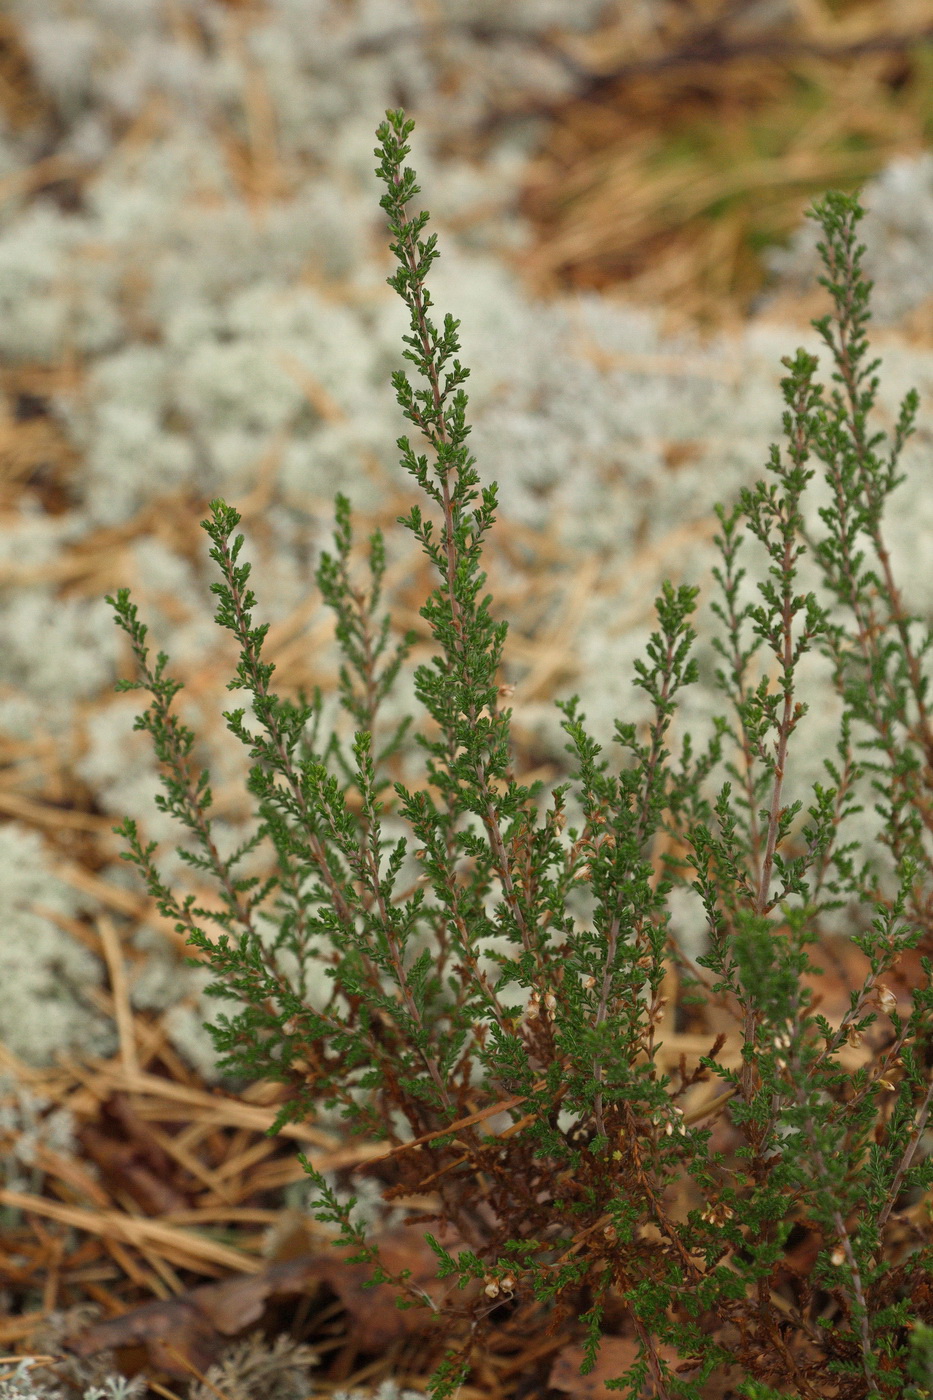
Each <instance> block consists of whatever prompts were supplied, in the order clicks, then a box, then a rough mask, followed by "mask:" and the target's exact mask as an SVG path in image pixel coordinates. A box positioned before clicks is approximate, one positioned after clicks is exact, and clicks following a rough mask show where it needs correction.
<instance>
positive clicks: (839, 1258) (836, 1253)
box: [829, 1244, 846, 1269]
mask: <svg viewBox="0 0 933 1400" xmlns="http://www.w3.org/2000/svg"><path fill="white" fill-rule="evenodd" d="M845 1257H846V1252H845V1250H844V1249H843V1247H842V1245H841V1244H837V1245H836V1248H835V1249H834V1250H833V1252H832V1254H831V1255H830V1256H829V1262H830V1263H831V1264H834V1265H835V1266H836V1268H837V1269H838V1268H839V1265H840V1264H841V1263H843V1262H844V1260H845Z"/></svg>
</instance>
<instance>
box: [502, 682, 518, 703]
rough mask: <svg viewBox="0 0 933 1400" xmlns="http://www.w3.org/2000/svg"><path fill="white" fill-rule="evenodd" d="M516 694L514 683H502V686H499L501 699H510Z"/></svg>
mask: <svg viewBox="0 0 933 1400" xmlns="http://www.w3.org/2000/svg"><path fill="white" fill-rule="evenodd" d="M514 694H515V687H514V685H500V687H499V698H500V699H501V700H508V699H510V698H511V697H512V696H513V695H514Z"/></svg>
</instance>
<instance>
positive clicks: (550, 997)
mask: <svg viewBox="0 0 933 1400" xmlns="http://www.w3.org/2000/svg"><path fill="white" fill-rule="evenodd" d="M544 1004H545V1006H546V1007H547V1009H548V1011H553V1010H554V1007H555V1006H556V1005H557V997H556V996H555V995H554V993H553V992H545V994H544Z"/></svg>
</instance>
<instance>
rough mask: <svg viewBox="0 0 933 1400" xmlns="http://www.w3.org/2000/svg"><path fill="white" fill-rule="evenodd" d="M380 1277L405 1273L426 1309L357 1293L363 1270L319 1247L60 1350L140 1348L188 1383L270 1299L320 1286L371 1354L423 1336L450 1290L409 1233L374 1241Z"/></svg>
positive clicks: (387, 1287)
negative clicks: (331, 1294) (340, 1306)
mask: <svg viewBox="0 0 933 1400" xmlns="http://www.w3.org/2000/svg"><path fill="white" fill-rule="evenodd" d="M436 1234H437V1237H438V1238H439V1239H440V1241H441V1242H442V1243H443V1244H444V1247H445V1248H446V1249H448V1250H450V1251H451V1252H452V1253H455V1252H456V1251H457V1249H458V1248H459V1247H460V1242H459V1240H458V1239H457V1238H456V1237H455V1236H454V1235H453V1233H452V1232H451V1231H449V1230H445V1229H444V1227H443V1226H440V1227H438V1228H437V1230H436ZM372 1242H373V1243H374V1244H377V1245H378V1247H379V1253H380V1258H381V1261H382V1264H383V1267H384V1268H385V1269H386V1270H387V1272H389V1273H392V1274H395V1275H398V1274H400V1273H401V1272H402V1271H403V1270H406V1269H408V1270H410V1271H411V1274H410V1279H409V1282H410V1283H411V1284H412V1285H414V1286H416V1287H418V1288H419V1289H421V1290H422V1293H423V1295H424V1296H425V1297H426V1299H429V1300H430V1302H431V1304H432V1305H433V1308H432V1310H431V1312H429V1310H428V1309H427V1308H420V1307H414V1308H407V1309H401V1308H398V1307H396V1301H395V1300H396V1297H397V1296H398V1290H397V1289H396V1288H394V1287H393V1286H392V1285H391V1284H379V1285H378V1286H377V1287H375V1288H366V1287H364V1285H365V1283H366V1282H367V1280H368V1279H370V1278H372V1275H373V1266H372V1265H371V1264H350V1263H348V1262H347V1256H349V1255H352V1254H353V1253H354V1252H355V1251H354V1249H353V1248H352V1247H348V1246H341V1247H340V1248H339V1249H338V1248H335V1247H333V1246H327V1247H326V1248H324V1249H317V1250H314V1251H313V1252H308V1253H304V1254H301V1255H299V1256H297V1257H295V1258H292V1259H288V1260H285V1261H283V1262H281V1263H277V1264H271V1265H269V1267H268V1268H266V1269H263V1270H262V1271H261V1272H259V1273H255V1274H237V1275H235V1276H234V1277H232V1278H228V1279H223V1280H222V1281H221V1282H219V1283H207V1284H202V1285H200V1286H199V1287H198V1288H193V1289H190V1290H189V1291H188V1292H187V1293H182V1294H179V1295H178V1297H176V1298H165V1299H157V1300H156V1301H154V1302H151V1303H144V1304H143V1305H142V1307H139V1308H134V1309H133V1310H132V1311H131V1312H127V1313H124V1314H123V1315H122V1316H120V1317H114V1318H109V1319H108V1320H107V1321H106V1322H99V1323H96V1324H95V1325H94V1326H93V1327H89V1328H88V1329H87V1330H86V1331H84V1332H82V1333H80V1334H78V1335H77V1336H75V1337H71V1338H69V1339H68V1340H67V1342H66V1345H67V1347H68V1349H69V1350H70V1351H73V1352H75V1353H76V1354H77V1355H79V1356H91V1355H93V1354H94V1353H95V1352H99V1351H104V1350H107V1349H110V1348H117V1347H127V1346H133V1345H138V1344H140V1343H142V1344H144V1345H145V1346H146V1348H147V1351H148V1353H149V1358H150V1360H151V1362H152V1364H153V1365H154V1366H157V1367H159V1368H160V1369H163V1370H165V1371H167V1372H168V1373H169V1374H170V1375H173V1376H178V1377H181V1376H190V1375H191V1374H192V1364H193V1366H195V1367H197V1369H198V1370H200V1371H204V1370H206V1369H207V1367H208V1366H210V1365H211V1364H212V1362H213V1361H215V1360H216V1359H217V1356H218V1355H219V1353H220V1351H221V1348H222V1346H223V1342H224V1339H225V1338H227V1337H232V1336H236V1335H237V1334H238V1333H240V1332H242V1331H243V1330H244V1329H245V1328H247V1327H249V1326H250V1325H251V1324H252V1323H254V1322H256V1321H257V1320H258V1319H259V1318H261V1317H262V1314H263V1312H264V1310H265V1307H266V1304H267V1302H268V1300H269V1299H270V1298H271V1297H273V1296H276V1295H282V1294H289V1293H303V1292H308V1291H310V1290H311V1289H312V1288H313V1286H314V1285H316V1284H320V1283H325V1284H327V1286H328V1287H329V1288H331V1289H332V1290H333V1292H334V1293H336V1294H337V1297H338V1298H339V1299H340V1301H341V1303H342V1304H343V1306H344V1307H345V1308H346V1310H347V1312H348V1313H349V1314H350V1316H351V1318H352V1319H353V1339H354V1341H355V1343H356V1345H357V1347H358V1348H359V1350H360V1351H366V1352H377V1351H380V1350H382V1349H384V1348H385V1347H387V1346H389V1345H390V1344H391V1343H392V1342H394V1341H396V1340H398V1338H400V1337H404V1336H410V1335H412V1334H413V1333H416V1332H421V1331H424V1330H425V1328H426V1326H428V1325H430V1324H431V1320H432V1313H433V1312H434V1311H436V1309H437V1306H438V1304H439V1303H440V1301H441V1299H442V1298H444V1297H446V1296H447V1294H449V1293H450V1292H451V1291H452V1290H453V1289H455V1288H456V1282H455V1281H454V1280H440V1279H438V1277H437V1258H436V1256H435V1254H434V1252H433V1250H432V1249H431V1248H430V1246H429V1245H428V1244H427V1243H426V1242H425V1238H424V1232H423V1231H421V1230H418V1229H416V1228H414V1227H411V1226H400V1227H399V1228H398V1229H396V1230H391V1231H387V1232H385V1233H384V1234H383V1235H379V1236H374V1238H373V1241H372ZM477 1288H478V1283H477V1282H476V1281H475V1280H474V1284H473V1287H472V1288H468V1289H466V1290H464V1292H463V1293H462V1295H461V1298H462V1300H463V1302H467V1301H469V1300H470V1299H471V1298H472V1297H474V1296H475V1294H476V1291H477Z"/></svg>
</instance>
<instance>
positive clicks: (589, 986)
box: [583, 977, 596, 992]
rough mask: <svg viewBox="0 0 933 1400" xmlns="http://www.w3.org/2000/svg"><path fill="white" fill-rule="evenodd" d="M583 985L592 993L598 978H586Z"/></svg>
mask: <svg viewBox="0 0 933 1400" xmlns="http://www.w3.org/2000/svg"><path fill="white" fill-rule="evenodd" d="M583 985H584V987H586V989H587V991H590V992H591V991H592V990H593V988H594V987H595V986H596V978H595V977H585V978H584V979H583Z"/></svg>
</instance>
